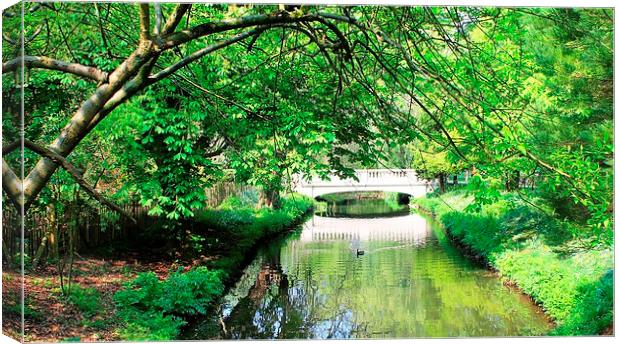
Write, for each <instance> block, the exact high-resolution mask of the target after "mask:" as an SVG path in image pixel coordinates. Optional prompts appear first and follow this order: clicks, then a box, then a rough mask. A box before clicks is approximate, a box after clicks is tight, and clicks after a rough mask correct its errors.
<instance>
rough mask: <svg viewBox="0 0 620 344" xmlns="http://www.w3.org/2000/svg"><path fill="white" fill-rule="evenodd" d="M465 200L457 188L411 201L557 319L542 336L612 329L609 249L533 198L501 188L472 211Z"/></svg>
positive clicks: (468, 197) (452, 236)
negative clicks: (495, 197)
mask: <svg viewBox="0 0 620 344" xmlns="http://www.w3.org/2000/svg"><path fill="white" fill-rule="evenodd" d="M525 197H527V196H525ZM472 201H473V197H471V196H468V195H467V193H466V191H464V190H457V191H452V192H450V193H447V194H444V195H441V196H435V197H428V198H421V199H418V200H415V205H416V206H418V207H420V208H422V209H423V210H424V211H426V212H429V213H430V214H431V215H433V216H434V217H435V218H436V219H437V220H438V221H439V222H440V223H441V224H442V225H443V227H444V228H445V230H446V232H447V234H448V235H449V236H450V237H451V238H452V239H453V240H455V241H456V242H457V244H458V245H459V246H464V247H465V249H466V250H467V251H469V254H471V255H473V256H475V257H479V258H480V259H483V260H484V261H485V262H486V263H487V264H488V265H489V266H490V267H492V268H493V269H495V270H497V271H498V272H499V273H500V274H501V276H502V277H503V278H505V279H506V280H507V282H508V283H512V284H514V285H516V286H517V287H518V288H520V289H521V290H522V291H523V292H524V293H526V294H527V295H529V296H531V297H532V298H533V299H534V300H535V301H536V302H537V303H538V304H540V305H541V306H542V308H543V309H544V310H545V312H546V313H547V315H548V316H550V317H551V318H552V319H553V320H554V321H555V322H556V324H557V327H556V328H555V329H554V330H553V331H552V332H551V333H550V334H552V335H596V334H612V333H613V328H612V326H613V249H612V248H610V247H605V246H604V245H597V243H596V240H595V239H593V238H585V237H580V236H579V228H578V227H576V226H575V225H574V224H570V223H566V222H563V221H560V220H558V219H556V218H554V217H553V216H551V215H550V214H549V213H548V212H546V211H545V209H544V207H542V206H538V205H536V203H537V200H536V199H531V200H527V201H526V200H524V199H522V198H521V197H520V196H519V195H516V194H511V193H507V194H503V195H502V196H501V197H500V199H499V201H497V202H495V203H493V204H488V205H483V206H482V209H481V211H480V212H477V213H472V212H466V211H465V208H466V207H467V206H468V205H469V204H471V202H472Z"/></svg>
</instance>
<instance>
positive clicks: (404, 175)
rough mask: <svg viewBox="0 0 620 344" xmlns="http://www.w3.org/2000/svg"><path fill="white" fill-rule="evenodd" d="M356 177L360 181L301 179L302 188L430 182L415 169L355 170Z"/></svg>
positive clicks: (335, 177) (333, 178)
mask: <svg viewBox="0 0 620 344" xmlns="http://www.w3.org/2000/svg"><path fill="white" fill-rule="evenodd" d="M355 176H356V177H357V179H358V180H359V181H356V180H355V179H353V178H340V177H337V176H330V179H329V180H322V179H321V178H319V177H314V178H312V179H311V180H310V181H305V180H303V179H302V178H300V179H301V180H300V185H301V186H324V185H335V184H338V185H391V184H398V185H401V184H410V185H412V184H424V183H428V182H429V181H427V180H424V179H420V178H418V176H417V174H416V173H415V170H413V169H402V170H401V169H373V170H355Z"/></svg>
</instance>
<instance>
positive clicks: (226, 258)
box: [114, 195, 313, 341]
mask: <svg viewBox="0 0 620 344" xmlns="http://www.w3.org/2000/svg"><path fill="white" fill-rule="evenodd" d="M312 207H313V200H311V199H309V198H307V197H304V196H300V195H289V196H286V197H284V198H283V200H282V208H281V209H278V210H274V209H267V208H263V209H254V208H253V207H252V205H250V204H244V203H243V202H242V201H240V200H239V199H237V198H230V199H228V200H226V201H225V202H224V203H223V204H222V205H220V207H218V209H213V210H207V211H203V212H201V213H199V214H197V216H196V218H195V223H194V224H193V226H192V229H191V234H190V238H191V241H192V247H191V249H193V250H195V251H196V252H200V251H203V250H206V251H209V253H210V254H212V255H214V259H211V260H208V261H205V262H204V266H200V267H195V268H191V269H189V270H187V271H184V270H183V269H179V270H178V271H175V272H173V273H172V274H170V275H169V276H168V277H167V278H166V279H165V280H160V279H159V278H158V277H157V275H156V274H155V273H153V272H147V273H142V274H139V275H138V276H137V277H136V279H134V280H133V281H131V282H129V283H127V284H126V285H125V287H124V288H123V289H121V290H120V291H118V292H117V293H116V294H115V295H114V301H115V303H116V306H117V315H118V316H119V317H120V319H121V320H122V326H121V327H120V329H119V335H120V338H121V339H123V340H131V341H136V340H171V339H176V338H177V337H178V335H179V333H180V331H181V328H182V327H183V326H184V325H185V324H186V323H187V322H188V320H191V319H192V318H195V317H197V316H201V315H204V314H206V312H208V310H209V306H210V305H211V304H212V303H213V302H214V301H215V300H217V299H218V298H219V297H220V296H221V295H222V294H223V292H224V290H225V288H224V285H226V284H227V283H229V282H231V281H232V280H234V277H235V276H236V275H237V274H238V273H239V272H241V271H242V269H243V264H244V262H246V261H247V259H248V258H249V257H251V255H252V253H253V252H255V248H256V246H257V245H258V244H259V243H260V242H261V241H263V240H266V239H267V238H270V237H273V236H275V235H278V234H281V233H283V232H285V231H287V230H290V229H292V228H294V227H295V226H296V225H297V224H299V223H301V222H302V221H303V219H304V218H305V214H307V213H308V212H309V211H310V210H311V209H312Z"/></svg>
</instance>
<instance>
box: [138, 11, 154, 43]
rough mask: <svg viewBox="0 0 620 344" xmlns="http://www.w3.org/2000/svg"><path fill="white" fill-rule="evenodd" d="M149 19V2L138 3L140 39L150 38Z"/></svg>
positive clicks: (144, 40) (146, 39) (142, 40)
mask: <svg viewBox="0 0 620 344" xmlns="http://www.w3.org/2000/svg"><path fill="white" fill-rule="evenodd" d="M150 30H151V21H150V18H149V4H148V3H140V41H141V42H146V41H148V40H150V39H151V32H150Z"/></svg>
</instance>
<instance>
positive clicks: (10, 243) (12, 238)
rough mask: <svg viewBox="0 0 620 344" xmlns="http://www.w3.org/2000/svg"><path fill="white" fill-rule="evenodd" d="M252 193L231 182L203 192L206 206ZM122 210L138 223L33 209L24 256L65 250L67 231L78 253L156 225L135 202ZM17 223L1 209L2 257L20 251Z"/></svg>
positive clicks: (96, 210) (106, 214)
mask: <svg viewBox="0 0 620 344" xmlns="http://www.w3.org/2000/svg"><path fill="white" fill-rule="evenodd" d="M254 190H255V188H253V187H250V186H240V185H236V184H234V183H219V184H216V185H215V186H213V187H212V188H210V189H207V190H205V192H206V195H207V202H206V204H205V207H206V208H214V207H217V206H218V205H219V204H221V203H222V201H224V200H225V199H226V198H227V197H229V196H232V195H237V196H239V195H240V194H242V193H244V192H253V191H254ZM122 208H123V209H124V210H125V211H126V212H127V213H129V214H130V215H132V216H133V218H134V219H136V220H137V224H134V223H133V222H131V221H130V220H129V219H127V218H125V217H124V216H122V215H120V214H118V213H116V212H113V211H111V210H109V209H108V208H106V207H103V206H98V207H86V206H82V207H79V208H76V209H71V208H69V209H65V211H64V214H63V215H62V216H60V218H58V219H57V220H56V221H54V219H55V218H56V216H57V215H56V213H55V212H54V209H53V208H50V207H48V208H46V209H45V210H43V211H34V209H33V210H31V211H29V212H28V213H27V214H26V218H25V221H24V235H23V239H24V241H23V243H24V253H25V254H26V255H27V256H28V257H30V258H33V257H35V256H36V254H37V250H39V248H40V247H42V249H43V250H44V251H42V252H41V253H42V254H41V256H49V254H50V253H54V254H56V253H58V252H57V251H54V252H52V251H53V250H61V251H62V249H63V247H66V242H65V241H66V235H64V234H65V233H67V229H69V228H75V229H76V233H77V238H76V249H77V250H78V251H79V250H80V249H82V250H84V249H88V248H92V247H97V246H99V245H102V244H107V243H110V242H113V241H117V240H127V239H131V238H134V237H135V235H136V234H137V233H139V231H142V230H144V229H145V228H148V227H149V226H151V225H153V224H155V223H156V222H157V218H156V217H153V216H148V209H147V208H145V207H142V206H140V205H139V204H138V203H132V204H128V205H124V206H122ZM53 222H56V228H53V227H54V223H53ZM20 224H21V221H20V216H19V214H18V212H17V211H16V209H15V208H13V207H12V206H10V204H6V205H5V206H4V209H3V210H2V245H3V251H6V252H4V253H3V256H4V257H5V258H6V257H15V255H16V254H17V253H18V252H20V250H21V248H20V246H21V245H20V244H21V238H22V235H21V225H20ZM70 226H74V227H70ZM46 237H47V238H46ZM44 238H46V239H44ZM43 240H45V245H44V246H42V245H41V243H42V242H43Z"/></svg>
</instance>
